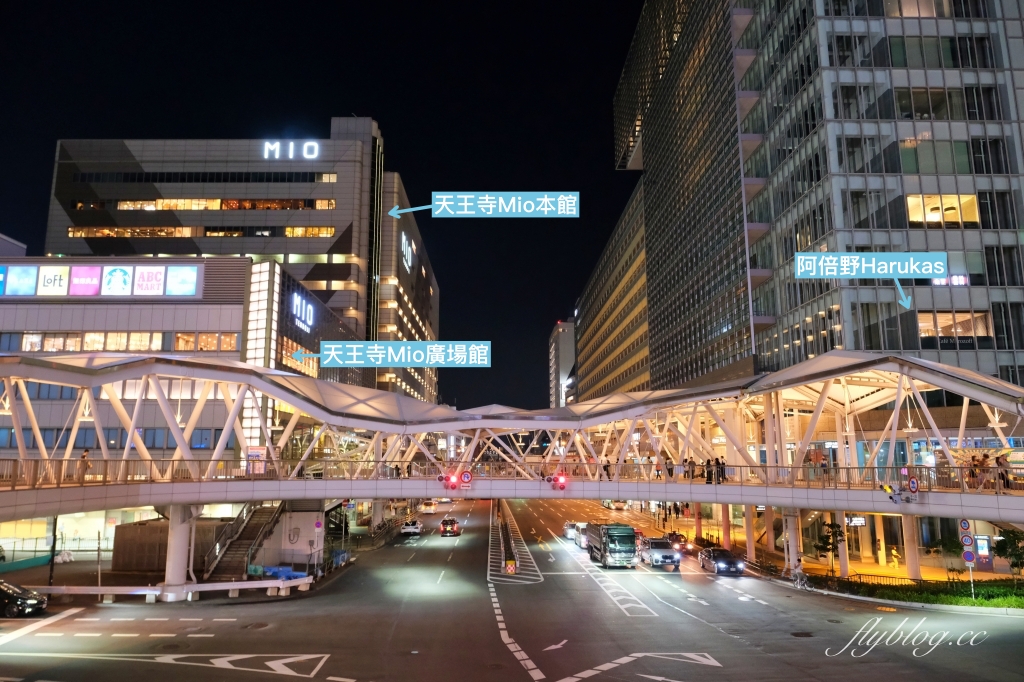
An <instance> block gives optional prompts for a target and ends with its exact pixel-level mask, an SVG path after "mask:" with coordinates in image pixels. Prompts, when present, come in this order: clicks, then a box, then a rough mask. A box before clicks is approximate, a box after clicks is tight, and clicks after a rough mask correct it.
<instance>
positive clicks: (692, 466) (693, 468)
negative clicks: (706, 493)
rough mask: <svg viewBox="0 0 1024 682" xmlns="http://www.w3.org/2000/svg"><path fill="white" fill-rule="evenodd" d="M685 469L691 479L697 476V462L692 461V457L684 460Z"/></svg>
mask: <svg viewBox="0 0 1024 682" xmlns="http://www.w3.org/2000/svg"><path fill="white" fill-rule="evenodd" d="M686 471H687V472H688V475H689V477H690V480H691V481H692V480H693V479H695V478H697V463H696V462H694V461H693V457H691V458H690V459H688V460H687V461H686Z"/></svg>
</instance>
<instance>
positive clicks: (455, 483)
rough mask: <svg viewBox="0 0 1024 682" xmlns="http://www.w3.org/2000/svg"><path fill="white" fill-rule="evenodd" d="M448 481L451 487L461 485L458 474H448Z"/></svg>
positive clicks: (454, 487)
mask: <svg viewBox="0 0 1024 682" xmlns="http://www.w3.org/2000/svg"><path fill="white" fill-rule="evenodd" d="M447 483H448V487H449V488H451V489H452V490H455V489H456V488H458V487H459V477H458V476H456V475H455V474H448V480H447Z"/></svg>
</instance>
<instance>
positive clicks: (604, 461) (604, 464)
mask: <svg viewBox="0 0 1024 682" xmlns="http://www.w3.org/2000/svg"><path fill="white" fill-rule="evenodd" d="M601 468H602V469H604V476H605V478H607V479H608V480H609V481H610V480H612V471H611V463H609V461H608V456H607V455H601Z"/></svg>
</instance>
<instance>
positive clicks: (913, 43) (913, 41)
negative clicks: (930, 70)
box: [906, 36, 924, 69]
mask: <svg viewBox="0 0 1024 682" xmlns="http://www.w3.org/2000/svg"><path fill="white" fill-rule="evenodd" d="M906 40H907V66H908V67H910V68H911V69H923V68H924V55H923V54H922V52H921V39H920V38H917V37H910V36H908V37H907V39H906Z"/></svg>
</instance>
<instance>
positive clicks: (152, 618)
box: [146, 618, 167, 620]
mask: <svg viewBox="0 0 1024 682" xmlns="http://www.w3.org/2000/svg"><path fill="white" fill-rule="evenodd" d="M146 620H167V619H166V618H147V619H146Z"/></svg>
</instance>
